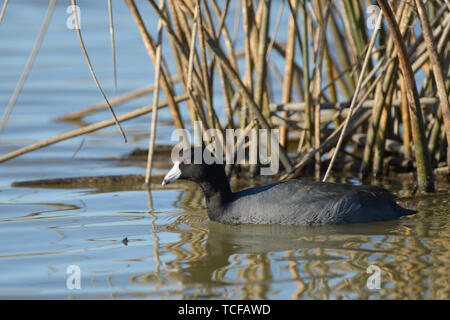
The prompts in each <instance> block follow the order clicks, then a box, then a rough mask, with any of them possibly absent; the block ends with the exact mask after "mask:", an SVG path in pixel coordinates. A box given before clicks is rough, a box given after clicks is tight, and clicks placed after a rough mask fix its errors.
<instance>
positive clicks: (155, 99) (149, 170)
mask: <svg viewBox="0 0 450 320" xmlns="http://www.w3.org/2000/svg"><path fill="white" fill-rule="evenodd" d="M159 9H160V10H164V0H160V1H159ZM161 50H162V21H161V19H159V20H158V38H157V42H156V61H155V64H154V66H155V81H154V83H155V90H154V92H153V103H152V106H153V107H152V120H151V127H150V138H149V145H148V156H147V168H146V173H145V185H146V186H147V187H148V186H150V179H151V173H152V161H153V149H154V147H155V135H156V122H157V119H158V101H159V85H160V83H161V82H160V81H159V80H160V77H161Z"/></svg>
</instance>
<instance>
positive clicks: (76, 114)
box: [56, 75, 181, 121]
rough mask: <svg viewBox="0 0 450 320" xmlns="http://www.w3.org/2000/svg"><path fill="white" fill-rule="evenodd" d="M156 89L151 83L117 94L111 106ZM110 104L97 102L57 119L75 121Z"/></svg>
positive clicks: (178, 76) (110, 101)
mask: <svg viewBox="0 0 450 320" xmlns="http://www.w3.org/2000/svg"><path fill="white" fill-rule="evenodd" d="M180 80H181V76H180V75H176V76H173V77H171V78H170V81H171V82H178V81H180ZM154 90H155V85H153V84H152V85H150V86H147V87H144V88H140V89H137V90H133V91H130V92H127V93H124V94H123V95H120V96H117V97H115V98H113V99H111V100H109V103H110V105H111V106H115V105H118V104H120V103H124V102H126V101H129V100H132V99H135V98H139V97H141V96H143V95H145V94H147V93H150V92H153V91H154ZM107 108H108V105H107V104H106V102H102V103H98V104H95V105H93V106H90V107H87V108H84V109H81V110H78V111H73V112H70V113H68V114H66V115H63V116H60V117H57V118H56V120H60V121H75V120H78V119H80V118H82V117H84V116H86V115H88V114H91V113H94V112H97V111H100V110H104V109H107Z"/></svg>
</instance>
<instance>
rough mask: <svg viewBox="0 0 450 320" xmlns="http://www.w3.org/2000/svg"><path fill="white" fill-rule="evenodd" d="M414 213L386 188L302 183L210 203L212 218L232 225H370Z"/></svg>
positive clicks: (265, 189)
mask: <svg viewBox="0 0 450 320" xmlns="http://www.w3.org/2000/svg"><path fill="white" fill-rule="evenodd" d="M207 198H208V197H207ZM207 202H209V201H207ZM414 213H416V212H415V211H413V210H408V209H404V208H402V207H400V206H399V205H397V204H396V203H395V200H394V196H393V195H392V194H391V193H390V192H389V191H387V190H385V189H382V188H378V187H374V186H354V185H346V184H335V183H322V182H308V181H301V180H289V181H286V182H282V183H275V184H271V185H267V186H264V187H258V188H252V189H247V190H243V191H241V192H237V193H233V194H232V198H231V201H226V202H222V203H221V204H220V205H218V203H215V205H214V203H209V204H208V214H209V217H210V219H211V220H214V221H218V222H223V223H228V224H282V225H323V224H349V223H366V222H370V221H382V220H392V219H398V218H399V217H401V216H405V215H411V214H414Z"/></svg>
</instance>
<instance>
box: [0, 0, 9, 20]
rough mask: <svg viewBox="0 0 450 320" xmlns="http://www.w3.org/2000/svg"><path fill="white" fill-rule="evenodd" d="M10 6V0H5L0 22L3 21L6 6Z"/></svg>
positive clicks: (0, 13) (0, 12)
mask: <svg viewBox="0 0 450 320" xmlns="http://www.w3.org/2000/svg"><path fill="white" fill-rule="evenodd" d="M7 6H8V0H5V1H4V2H3V6H2V10H1V11H0V23H2V21H3V17H4V16H5V12H6V7H7Z"/></svg>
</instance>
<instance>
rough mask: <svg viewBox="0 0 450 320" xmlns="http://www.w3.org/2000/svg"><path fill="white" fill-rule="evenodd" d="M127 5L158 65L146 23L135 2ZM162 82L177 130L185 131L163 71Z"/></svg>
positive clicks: (151, 57)
mask: <svg viewBox="0 0 450 320" xmlns="http://www.w3.org/2000/svg"><path fill="white" fill-rule="evenodd" d="M125 3H126V4H127V6H128V8H129V10H130V12H131V14H132V15H133V17H134V20H135V22H136V24H137V26H138V29H139V33H140V35H141V38H142V41H143V42H144V45H145V48H146V49H147V53H148V55H149V56H150V59H151V60H152V62H153V65H156V51H155V47H154V43H153V40H152V38H151V37H150V34H149V33H148V31H147V28H146V27H145V24H144V21H143V20H142V17H141V14H140V13H139V10H138V8H137V7H136V4H135V2H134V0H125ZM160 82H161V84H160V86H161V89H162V90H163V91H164V95H165V97H166V99H167V101H169V109H170V113H171V115H172V119H173V121H174V123H175V126H176V128H177V129H183V128H184V125H183V121H182V120H181V116H180V111H179V110H178V106H177V105H176V103H175V101H174V100H173V92H172V89H171V88H170V86H169V83H168V81H167V76H166V74H165V73H164V71H163V70H161V78H160Z"/></svg>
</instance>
